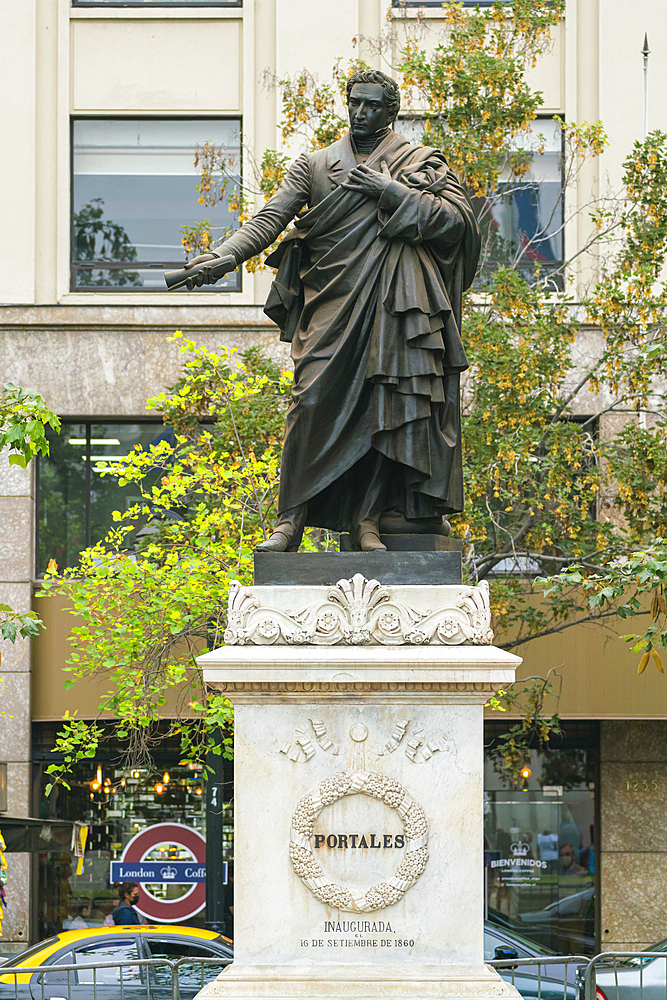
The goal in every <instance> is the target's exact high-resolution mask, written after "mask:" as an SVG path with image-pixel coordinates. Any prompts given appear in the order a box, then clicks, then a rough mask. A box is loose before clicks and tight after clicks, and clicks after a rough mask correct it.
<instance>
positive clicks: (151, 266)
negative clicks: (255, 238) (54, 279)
mask: <svg viewBox="0 0 667 1000" xmlns="http://www.w3.org/2000/svg"><path fill="white" fill-rule="evenodd" d="M85 6H86V7H90V6H93V4H85ZM96 6H99V7H109V6H110V4H109V3H108V2H100V3H97V4H96ZM112 6H117V4H112ZM127 6H134V7H145V6H146V4H145V3H136V4H135V3H132V4H129V3H128V4H127ZM165 6H169V7H170V8H171V7H176V6H177V5H176V4H168V5H165ZM192 6H197V7H199V6H202V5H201V4H192ZM225 6H227V5H225ZM239 6H240V4H239ZM188 119H196V120H197V121H212V122H219V121H235V122H238V123H239V130H240V131H242V130H243V118H242V116H240V115H118V114H106V115H70V122H69V133H70V134H69V159H70V185H69V202H70V205H69V230H70V237H69V272H70V280H69V292H70V294H76V293H77V292H81V293H83V294H84V295H89V294H90V293H91V292H93V293H95V294H97V295H106V294H107V293H110V294H112V295H118V294H119V293H120V294H130V295H137V294H139V295H142V294H143V295H164V294H165V293H168V292H169V289H168V288H167V286H166V285H165V286H164V288H143V287H136V286H134V285H122V286H121V285H117V286H114V285H109V286H107V285H77V284H76V275H77V271H78V270H81V271H99V270H107V271H128V270H133V269H134V270H140V271H168V270H175V269H176V268H179V267H183V265H184V263H185V261H184V260H178V261H173V260H171V261H170V260H164V261H148V262H147V263H143V264H142V263H141V262H140V261H100V263H99V264H98V265H97V266H96V265H95V262H93V261H76V260H74V126H75V123H76V122H82V121H88V122H90V121H98V122H99V121H114V120H116V121H135V122H136V121H144V122H145V121H150V122H152V121H178V122H182V121H187V120H188ZM193 152H194V151H193ZM239 166H240V170H241V183H243V157H242V156H241V157H240V164H239ZM132 265H134V268H133V267H132ZM235 279H236V286H235V287H234V288H229V287H227V288H225V287H219V286H216V285H211V286H208V285H206V286H202V289H203V291H205V292H214V293H216V294H221V293H223V294H236V293H238V292H242V291H243V270H242V268H241V267H239V269H238V272H237V274H236V275H235ZM188 294H190V295H195V294H197V295H198V294H200V290H197V291H195V290H193V291H192V292H190V293H188Z"/></svg>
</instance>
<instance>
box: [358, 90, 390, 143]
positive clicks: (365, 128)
mask: <svg viewBox="0 0 667 1000" xmlns="http://www.w3.org/2000/svg"><path fill="white" fill-rule="evenodd" d="M347 109H348V114H349V116H350V131H351V132H352V135H359V136H368V135H373V134H374V133H375V132H379V131H380V129H383V128H386V127H387V125H389V124H390V122H391V117H390V113H389V109H388V107H387V105H386V102H385V99H384V90H383V89H382V87H381V86H380V84H379V83H355V84H354V86H353V87H352V90H351V91H350V96H349V99H348V102H347Z"/></svg>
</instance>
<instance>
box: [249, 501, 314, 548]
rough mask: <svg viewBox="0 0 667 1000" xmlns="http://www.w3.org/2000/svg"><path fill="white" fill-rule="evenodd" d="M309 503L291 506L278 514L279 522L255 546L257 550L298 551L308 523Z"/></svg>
mask: <svg viewBox="0 0 667 1000" xmlns="http://www.w3.org/2000/svg"><path fill="white" fill-rule="evenodd" d="M307 510H308V504H305V503H302V504H300V505H299V506H298V507H291V508H290V509H289V510H285V511H283V512H282V513H279V514H278V523H277V525H276V526H275V528H274V529H273V531H272V532H271V534H270V535H269V537H268V538H266V539H265V540H264V541H263V542H260V543H259V545H256V546H255V552H298V551H299V546H300V545H301V539H302V538H303V529H304V527H305V525H306V512H307Z"/></svg>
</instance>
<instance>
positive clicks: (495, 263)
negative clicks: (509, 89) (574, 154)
mask: <svg viewBox="0 0 667 1000" xmlns="http://www.w3.org/2000/svg"><path fill="white" fill-rule="evenodd" d="M424 125H425V122H424V119H423V118H420V117H414V118H407V117H406V118H401V119H399V120H398V121H397V123H396V131H398V132H401V133H402V134H403V135H404V136H405V137H406V139H409V140H410V142H414V143H421V142H423V143H424V144H425V145H428V137H427V136H425V134H424ZM512 147H513V148H512V150H510V153H509V155H508V156H507V158H506V159H507V164H508V165H507V166H505V168H504V169H503V170H502V171H501V174H500V178H499V183H498V185H497V187H496V188H495V190H492V191H488V192H487V194H486V196H485V197H483V198H478V197H474V198H473V199H472V201H473V204H474V207H475V212H476V215H477V219H478V221H479V226H480V229H481V231H482V254H481V257H480V268H479V272H478V276H477V279H476V285H477V287H479V286H480V285H484V284H488V282H489V281H490V279H491V278H492V276H493V272H494V271H495V270H496V269H497V268H498V267H500V266H502V267H511V268H513V269H515V270H517V271H518V272H519V273H520V274H521V276H522V277H523V278H524V279H525V280H526V281H533V280H534V277H535V275H536V274H537V273H539V274H540V275H541V276H542V277H543V278H545V277H546V278H547V279H548V280H549V282H550V283H551V284H552V285H553V287H554V289H556V288H562V287H563V275H562V271H563V221H564V217H563V143H562V133H561V129H560V125H559V124H558V122H556V121H553V119H550V118H549V119H547V118H538V119H536V120H535V121H534V122H533V125H532V128H531V129H530V130H529V131H528V132H525V133H521V134H520V135H518V136H516V137H515V139H514V141H513V143H512ZM518 150H522V151H523V152H522V154H521V157H520V159H521V161H522V163H523V164H524V166H525V171H524V172H523V173H522V174H521V176H513V175H512V171H511V170H510V167H509V161H510V158H511V156H512V153H514V152H517V151H518Z"/></svg>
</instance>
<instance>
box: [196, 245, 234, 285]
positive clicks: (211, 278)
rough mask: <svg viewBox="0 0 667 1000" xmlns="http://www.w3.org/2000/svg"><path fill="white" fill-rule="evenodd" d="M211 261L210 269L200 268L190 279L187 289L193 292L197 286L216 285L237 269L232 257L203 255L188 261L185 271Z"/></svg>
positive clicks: (213, 254) (211, 254) (212, 254)
mask: <svg viewBox="0 0 667 1000" xmlns="http://www.w3.org/2000/svg"><path fill="white" fill-rule="evenodd" d="M209 261H210V264H209V266H208V267H201V268H199V270H197V271H195V273H194V274H193V275H192V277H191V278H188V280H187V287H188V290H189V291H192V289H193V288H195V286H196V287H198V288H201V286H202V285H214V284H215V283H216V281H219V280H220V278H222V276H223V275H225V274H227V272H228V271H233V270H234V269H235V267H236V261H235V260H234V258H233V257H231V256H227V257H224V256H223V257H219V256H218V255H217V254H215V253H202V254H199V256H198V257H193V258H192V260H190V261H188V263H187V264H186V265H185V270H189V269H190V268H194V267H196V266H197V265H199V264H206V263H208V262H209Z"/></svg>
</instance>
